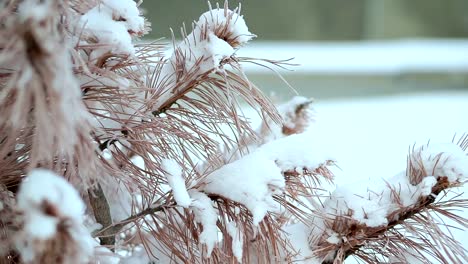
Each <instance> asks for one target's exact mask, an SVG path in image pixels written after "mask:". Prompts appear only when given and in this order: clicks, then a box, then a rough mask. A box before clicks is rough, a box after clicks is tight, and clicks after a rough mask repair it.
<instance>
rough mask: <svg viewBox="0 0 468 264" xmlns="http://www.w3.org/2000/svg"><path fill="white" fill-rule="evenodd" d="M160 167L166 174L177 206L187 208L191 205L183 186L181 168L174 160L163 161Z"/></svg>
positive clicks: (185, 188)
mask: <svg viewBox="0 0 468 264" xmlns="http://www.w3.org/2000/svg"><path fill="white" fill-rule="evenodd" d="M161 167H162V169H163V170H164V171H165V172H166V178H167V183H168V184H169V186H171V189H172V194H173V195H174V199H175V201H176V202H177V205H180V206H182V207H185V208H188V207H189V206H190V204H191V203H192V199H191V198H190V196H189V194H188V192H187V187H186V186H185V180H184V177H183V176H182V168H181V167H180V166H179V164H178V163H177V162H176V161H175V160H170V159H163V160H162V162H161Z"/></svg>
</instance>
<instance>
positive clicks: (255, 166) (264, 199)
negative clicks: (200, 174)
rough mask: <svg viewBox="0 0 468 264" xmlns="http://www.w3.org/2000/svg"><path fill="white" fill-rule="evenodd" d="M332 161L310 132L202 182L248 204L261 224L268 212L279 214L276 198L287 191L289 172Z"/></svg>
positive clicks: (206, 187)
mask: <svg viewBox="0 0 468 264" xmlns="http://www.w3.org/2000/svg"><path fill="white" fill-rule="evenodd" d="M330 160H333V159H332V158H331V157H330V156H329V155H327V154H326V148H325V147H324V146H323V145H322V144H320V142H318V141H316V140H314V139H313V137H312V136H311V134H310V133H303V134H297V135H291V136H289V137H285V138H282V139H278V140H275V141H272V142H269V143H267V144H265V145H263V146H261V147H259V148H258V149H256V150H255V151H253V152H252V153H250V154H248V155H245V156H243V157H242V158H240V159H238V160H236V161H234V162H232V163H229V164H226V165H224V166H223V167H221V168H219V169H217V170H215V171H213V172H212V173H210V174H209V175H208V176H207V177H206V178H204V179H203V180H202V182H201V186H202V187H201V188H202V190H203V191H204V192H207V193H210V194H217V195H220V196H222V197H224V198H228V199H231V200H233V201H236V202H238V203H240V204H243V205H245V206H246V207H247V208H248V209H249V211H250V212H251V213H252V215H253V223H254V225H258V224H259V222H260V221H262V220H263V218H264V217H265V215H266V214H267V212H279V210H280V205H279V204H278V202H276V201H275V200H274V199H273V196H274V195H281V194H282V193H283V192H284V190H285V187H286V180H285V177H284V173H285V172H288V171H291V170H292V171H297V173H299V174H301V173H302V172H303V170H304V169H305V170H308V171H314V170H316V169H317V168H318V167H320V166H322V165H323V164H324V163H326V161H330Z"/></svg>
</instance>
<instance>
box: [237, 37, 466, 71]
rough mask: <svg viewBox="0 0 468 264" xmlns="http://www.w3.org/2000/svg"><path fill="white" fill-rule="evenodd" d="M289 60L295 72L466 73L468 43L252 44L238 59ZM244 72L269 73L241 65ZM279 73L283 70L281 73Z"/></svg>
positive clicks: (415, 40) (451, 41) (419, 40)
mask: <svg viewBox="0 0 468 264" xmlns="http://www.w3.org/2000/svg"><path fill="white" fill-rule="evenodd" d="M272 54H274V58H275V59H290V58H294V59H293V60H292V61H291V63H294V64H299V65H300V66H297V67H288V68H289V69H290V70H292V71H294V72H296V73H311V74H314V73H317V74H335V73H341V74H398V73H402V72H434V71H435V72H448V73H450V72H457V71H464V72H466V71H467V70H468V40H465V39H461V40H454V39H451V40H449V39H428V40H424V39H406V40H393V41H359V42H258V41H257V42H255V43H252V44H251V45H249V46H248V47H245V48H243V49H241V50H239V51H238V52H237V56H239V57H252V58H268V59H271V58H272ZM242 65H243V68H244V69H245V70H246V71H247V73H270V74H271V70H269V69H266V68H263V67H258V65H254V64H250V63H244V64H242ZM280 71H282V70H280Z"/></svg>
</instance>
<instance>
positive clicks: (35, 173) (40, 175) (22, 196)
mask: <svg viewBox="0 0 468 264" xmlns="http://www.w3.org/2000/svg"><path fill="white" fill-rule="evenodd" d="M17 207H18V210H20V211H21V212H22V214H23V220H24V228H23V229H22V230H21V231H20V232H19V233H17V234H16V236H15V240H16V241H15V243H16V247H17V249H18V250H19V252H20V253H21V257H22V259H23V260H24V261H31V260H33V259H34V257H35V254H36V253H37V252H36V250H38V249H37V248H36V246H37V244H38V243H41V241H45V240H48V239H50V238H52V237H54V236H55V235H56V234H57V232H58V230H57V225H58V224H59V223H61V222H63V221H67V223H68V224H67V226H66V232H67V233H68V234H69V235H70V237H71V239H73V240H75V242H76V247H77V248H76V250H78V251H79V252H80V256H81V257H82V259H83V260H87V259H88V257H90V256H91V255H92V252H93V248H94V246H93V239H92V238H91V236H90V234H89V232H87V230H86V228H85V227H84V225H83V221H84V216H83V214H84V210H85V205H84V203H83V201H82V200H81V197H80V195H79V193H78V192H77V190H76V189H75V188H73V186H72V185H71V184H70V183H68V182H67V181H66V180H65V179H64V178H63V177H61V176H58V175H57V174H55V173H53V172H51V171H49V170H45V169H34V170H32V171H31V172H30V173H29V174H28V176H27V178H26V179H25V180H24V181H23V182H22V184H21V186H20V190H19V192H18V195H17ZM62 232H63V231H62Z"/></svg>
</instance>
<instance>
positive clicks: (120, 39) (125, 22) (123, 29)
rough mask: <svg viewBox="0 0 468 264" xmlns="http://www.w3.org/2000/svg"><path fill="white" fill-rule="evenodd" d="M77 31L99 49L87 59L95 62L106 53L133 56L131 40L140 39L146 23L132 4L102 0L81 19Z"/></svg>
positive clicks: (130, 1)
mask: <svg viewBox="0 0 468 264" xmlns="http://www.w3.org/2000/svg"><path fill="white" fill-rule="evenodd" d="M80 27H82V28H84V33H85V34H88V35H90V36H92V37H94V38H96V40H97V44H100V45H101V47H99V48H97V49H94V50H93V52H92V54H91V55H90V60H94V59H97V58H99V57H101V56H102V55H104V54H106V53H112V54H123V55H130V56H131V55H134V54H135V48H134V46H133V44H132V36H133V35H141V34H142V33H143V32H144V28H145V23H144V19H143V17H141V16H140V13H139V10H138V8H137V6H136V3H135V2H134V1H132V0H104V1H103V2H102V4H99V5H97V6H95V7H93V8H92V9H91V10H89V11H88V12H86V13H85V14H84V15H83V16H82V17H81V18H80Z"/></svg>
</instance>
